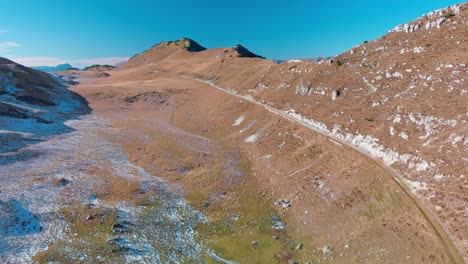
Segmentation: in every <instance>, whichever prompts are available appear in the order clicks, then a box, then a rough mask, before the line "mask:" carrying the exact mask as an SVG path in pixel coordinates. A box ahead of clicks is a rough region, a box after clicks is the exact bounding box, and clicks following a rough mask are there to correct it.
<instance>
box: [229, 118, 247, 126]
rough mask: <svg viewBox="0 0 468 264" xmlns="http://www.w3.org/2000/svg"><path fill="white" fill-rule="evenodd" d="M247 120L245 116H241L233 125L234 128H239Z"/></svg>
mask: <svg viewBox="0 0 468 264" xmlns="http://www.w3.org/2000/svg"><path fill="white" fill-rule="evenodd" d="M244 120H245V115H241V116H239V117H238V118H237V119H236V120H235V121H234V123H233V124H232V126H238V125H240V124H242V122H243V121H244Z"/></svg>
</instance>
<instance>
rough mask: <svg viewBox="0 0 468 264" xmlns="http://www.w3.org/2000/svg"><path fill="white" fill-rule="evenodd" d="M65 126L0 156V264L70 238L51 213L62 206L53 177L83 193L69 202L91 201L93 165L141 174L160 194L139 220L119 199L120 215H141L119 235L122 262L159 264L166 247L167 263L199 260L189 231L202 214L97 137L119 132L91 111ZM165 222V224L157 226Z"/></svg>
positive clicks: (123, 173) (201, 249)
mask: <svg viewBox="0 0 468 264" xmlns="http://www.w3.org/2000/svg"><path fill="white" fill-rule="evenodd" d="M66 125H68V126H70V127H72V128H73V129H75V131H73V132H71V133H68V134H61V135H58V136H55V137H52V138H50V139H49V140H47V141H44V142H41V143H37V144H34V145H30V146H28V147H25V148H23V149H21V150H20V151H18V152H10V153H2V154H0V181H1V183H2V184H1V185H0V191H1V192H0V263H25V262H26V263H28V262H29V263H30V262H31V257H32V256H34V255H35V254H36V253H37V252H39V251H41V250H45V249H46V248H47V246H48V245H49V244H50V243H53V242H54V241H57V240H59V239H65V240H73V237H69V236H67V235H66V233H64V231H65V230H67V223H66V222H64V221H63V219H61V218H59V217H56V216H55V213H56V212H57V211H58V210H59V209H60V208H61V206H63V205H62V204H60V203H59V201H61V199H62V198H63V196H62V194H61V191H62V188H60V187H57V186H55V185H54V184H52V182H51V181H52V179H60V178H65V179H68V180H70V181H71V183H70V184H71V185H73V184H79V185H78V187H77V189H79V190H80V192H79V193H77V194H76V195H75V197H74V199H79V200H82V201H83V202H86V201H88V202H93V201H94V200H93V201H91V200H89V199H90V198H89V197H90V196H92V194H93V188H94V184H95V183H96V177H95V176H96V175H88V173H86V170H87V169H88V168H90V167H101V168H102V167H106V168H109V169H110V170H111V171H112V172H113V174H114V175H116V176H120V177H132V178H137V179H140V181H142V182H144V184H142V186H145V187H146V188H156V189H157V190H158V193H160V194H161V197H160V198H158V199H161V201H159V202H158V204H161V206H160V207H157V208H154V210H153V209H152V210H151V211H150V212H149V213H150V214H151V217H145V218H143V219H139V217H140V214H141V212H142V210H140V209H139V208H137V207H132V206H129V205H125V204H120V205H118V206H117V207H116V208H115V209H116V210H118V212H119V214H122V215H123V217H124V219H127V218H128V219H130V220H132V221H133V219H139V220H138V221H136V222H135V223H134V224H135V230H133V231H129V232H128V233H125V234H123V235H122V236H119V237H120V238H119V240H118V241H121V242H122V243H125V245H126V246H131V247H132V248H134V249H135V250H134V251H129V252H126V253H125V254H127V255H126V257H127V262H132V263H134V262H138V263H161V259H160V255H159V254H160V253H158V252H163V251H164V252H171V253H170V254H169V255H167V256H166V260H168V261H169V262H171V263H178V261H179V260H180V259H182V258H183V257H181V256H187V257H189V258H190V259H199V257H200V256H201V254H206V252H207V251H208V250H210V249H208V248H206V246H205V245H203V244H200V243H199V242H198V241H197V240H196V239H195V237H196V231H195V230H194V227H195V226H196V225H197V224H198V223H201V222H205V221H207V218H206V217H205V216H203V215H202V214H201V213H200V212H198V211H197V210H196V209H194V208H192V207H191V206H190V205H188V204H187V203H186V202H185V200H184V199H183V198H182V197H181V196H179V195H177V194H175V193H173V192H172V191H171V190H170V188H169V185H168V184H167V183H166V182H164V181H163V180H161V179H160V178H158V177H155V176H153V175H150V174H148V173H147V172H146V171H145V170H143V169H142V168H140V167H138V166H135V165H133V164H132V163H131V162H130V160H129V158H128V156H127V155H126V154H124V153H123V152H122V151H121V150H120V149H119V148H118V146H116V145H115V144H114V143H113V142H110V141H108V140H107V139H106V138H104V137H103V136H102V135H104V134H106V135H109V134H111V135H114V134H118V133H119V131H116V130H114V129H112V128H111V127H108V126H107V125H106V122H105V120H103V119H102V118H100V117H97V116H95V115H90V116H86V117H83V118H82V119H81V120H73V121H68V122H66ZM34 179H41V181H34ZM94 203H95V202H94ZM95 204H97V205H99V206H106V205H104V204H100V203H95ZM144 211H147V210H144ZM163 222H168V224H166V225H160V223H163ZM158 247H164V250H159V248H158ZM77 254H79V252H78V253H77ZM82 257H84V258H86V255H84V256H82Z"/></svg>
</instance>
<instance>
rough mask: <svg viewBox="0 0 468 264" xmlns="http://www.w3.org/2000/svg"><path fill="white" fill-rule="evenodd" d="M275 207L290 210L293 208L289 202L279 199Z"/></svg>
mask: <svg viewBox="0 0 468 264" xmlns="http://www.w3.org/2000/svg"><path fill="white" fill-rule="evenodd" d="M274 205H275V206H280V207H282V208H288V207H291V204H290V203H289V200H285V199H279V200H277V201H276V202H275V203H274Z"/></svg>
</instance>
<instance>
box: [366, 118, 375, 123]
mask: <svg viewBox="0 0 468 264" xmlns="http://www.w3.org/2000/svg"><path fill="white" fill-rule="evenodd" d="M366 120H367V121H369V122H372V121H374V118H373V117H366Z"/></svg>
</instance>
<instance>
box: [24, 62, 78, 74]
mask: <svg viewBox="0 0 468 264" xmlns="http://www.w3.org/2000/svg"><path fill="white" fill-rule="evenodd" d="M32 68H33V69H35V70H39V71H43V72H59V71H65V70H69V69H72V68H73V66H72V65H70V64H69V63H63V64H59V65H57V66H36V67H32Z"/></svg>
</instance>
